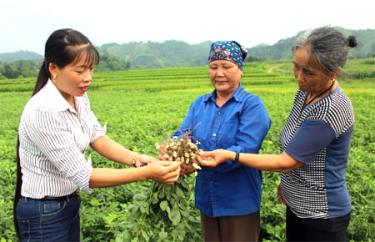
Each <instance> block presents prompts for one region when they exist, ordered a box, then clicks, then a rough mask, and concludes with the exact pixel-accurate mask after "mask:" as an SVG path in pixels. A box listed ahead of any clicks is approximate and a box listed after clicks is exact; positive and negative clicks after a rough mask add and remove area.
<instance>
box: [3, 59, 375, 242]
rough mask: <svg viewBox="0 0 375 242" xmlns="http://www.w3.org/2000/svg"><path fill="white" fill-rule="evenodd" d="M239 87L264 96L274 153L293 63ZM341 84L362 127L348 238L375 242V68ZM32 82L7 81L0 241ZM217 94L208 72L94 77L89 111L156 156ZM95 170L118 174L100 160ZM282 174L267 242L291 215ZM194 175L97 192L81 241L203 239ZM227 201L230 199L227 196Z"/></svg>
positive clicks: (268, 179) (268, 208) (351, 173)
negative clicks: (200, 100)
mask: <svg viewBox="0 0 375 242" xmlns="http://www.w3.org/2000/svg"><path fill="white" fill-rule="evenodd" d="M244 71H245V75H244V77H243V79H242V83H243V84H244V86H245V88H246V89H247V90H248V91H250V92H252V93H254V94H256V95H258V96H260V97H261V98H262V99H263V101H264V103H265V105H266V107H267V110H268V112H269V114H270V116H271V119H272V128H271V130H270V132H269V134H268V136H267V138H266V140H265V141H264V143H263V147H262V152H263V153H271V152H273V153H277V152H278V151H279V148H278V133H279V131H280V130H281V128H282V126H283V123H284V122H285V120H286V118H287V115H288V113H289V111H290V109H291V105H292V101H293V98H294V94H295V91H296V88H297V86H296V83H295V81H294V77H293V76H292V66H291V63H290V62H265V63H258V62H255V63H250V64H247V65H246V67H245V70H244ZM339 82H340V84H341V86H342V87H343V89H344V90H345V92H346V93H347V95H348V96H349V97H350V98H351V100H352V103H353V106H354V109H355V114H356V126H355V132H354V136H353V138H352V144H351V152H350V160H349V165H348V172H347V181H348V187H349V191H350V194H351V199H352V205H353V211H352V220H351V223H350V229H349V232H350V239H352V240H354V241H374V240H375V179H374V178H375V132H374V130H375V121H374V119H375V60H374V59H365V60H350V61H349V63H348V64H347V69H346V73H345V75H344V76H343V78H342V79H341V80H339ZM34 83H35V78H23V79H22V78H21V79H16V80H0V104H1V110H0V160H1V163H0V187H1V196H0V208H1V209H0V218H1V219H0V238H2V239H0V241H1V242H2V241H7V240H9V241H13V240H15V232H14V229H13V218H12V205H13V202H12V200H13V194H14V184H15V144H16V136H17V126H18V122H19V117H20V114H21V112H22V109H23V107H24V105H25V103H26V102H27V100H28V98H29V97H30V95H31V92H32V89H33V86H34ZM211 90H212V87H211V85H210V83H209V79H208V75H207V67H194V68H170V69H159V70H132V71H128V72H102V73H96V74H95V77H94V82H93V85H92V88H91V89H90V91H89V97H90V100H91V106H92V109H93V110H94V112H95V113H96V116H97V117H98V119H99V120H100V122H101V123H103V124H104V123H106V124H107V130H108V135H109V136H110V137H112V138H113V139H115V140H116V141H118V142H119V143H121V144H123V145H124V146H125V147H128V148H130V149H133V150H135V151H139V152H143V153H147V154H153V155H156V154H157V152H156V149H155V145H154V144H155V143H156V142H159V141H161V140H163V139H164V138H165V136H166V135H168V134H170V133H171V132H173V131H174V130H175V129H177V128H178V127H179V125H180V124H181V122H182V120H183V118H184V116H185V114H186V112H187V110H188V107H189V105H190V103H191V102H192V101H193V100H194V99H195V98H196V97H198V96H199V95H201V94H204V93H208V92H210V91H211ZM93 164H94V166H95V167H108V166H113V167H120V165H118V164H113V163H112V162H109V161H107V160H106V159H104V158H102V157H100V156H99V155H97V154H93ZM278 183H279V175H278V174H273V173H269V172H263V197H262V208H261V215H262V231H261V236H262V238H263V240H269V241H284V240H285V225H284V222H285V219H284V213H285V209H284V207H283V206H282V205H280V204H278V203H277V202H276V188H277V184H278ZM193 186H194V177H193V176H192V177H189V178H186V179H185V180H183V181H181V183H180V184H178V185H176V186H173V187H170V186H169V187H168V186H167V187H166V186H160V185H155V184H154V183H153V182H142V183H137V184H130V185H124V186H121V187H117V188H106V189H96V190H95V191H94V193H93V194H92V195H91V196H87V195H85V194H83V195H82V206H81V231H82V240H83V241H110V240H117V241H199V240H201V239H202V238H201V229H200V218H199V213H198V212H197V210H196V209H194V207H193V202H194V195H193ZM228 199H230V198H228Z"/></svg>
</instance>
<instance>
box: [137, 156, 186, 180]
mask: <svg viewBox="0 0 375 242" xmlns="http://www.w3.org/2000/svg"><path fill="white" fill-rule="evenodd" d="M144 168H145V169H147V173H148V175H147V178H149V179H152V180H154V181H157V182H160V183H164V184H174V183H175V182H176V181H177V180H178V178H179V176H180V163H179V162H171V161H156V162H152V163H149V164H148V165H147V166H145V167H144Z"/></svg>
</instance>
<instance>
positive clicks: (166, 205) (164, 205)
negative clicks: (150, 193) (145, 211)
mask: <svg viewBox="0 0 375 242" xmlns="http://www.w3.org/2000/svg"><path fill="white" fill-rule="evenodd" d="M159 206H160V208H161V210H163V211H165V210H167V208H169V205H168V202H167V201H162V202H161V203H160V205H159Z"/></svg>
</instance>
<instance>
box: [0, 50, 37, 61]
mask: <svg viewBox="0 0 375 242" xmlns="http://www.w3.org/2000/svg"><path fill="white" fill-rule="evenodd" d="M19 60H31V61H41V60H43V56H42V55H40V54H38V53H35V52H32V51H27V50H21V51H16V52H7V53H0V62H13V61H19Z"/></svg>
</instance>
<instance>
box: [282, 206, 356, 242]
mask: <svg viewBox="0 0 375 242" xmlns="http://www.w3.org/2000/svg"><path fill="white" fill-rule="evenodd" d="M349 221H350V213H348V214H347V215H345V216H342V217H338V218H332V219H310V218H298V217H297V216H296V215H295V214H294V213H293V212H292V211H291V210H290V209H289V207H288V208H287V211H286V240H287V241H348V237H347V230H348V225H349Z"/></svg>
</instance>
